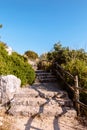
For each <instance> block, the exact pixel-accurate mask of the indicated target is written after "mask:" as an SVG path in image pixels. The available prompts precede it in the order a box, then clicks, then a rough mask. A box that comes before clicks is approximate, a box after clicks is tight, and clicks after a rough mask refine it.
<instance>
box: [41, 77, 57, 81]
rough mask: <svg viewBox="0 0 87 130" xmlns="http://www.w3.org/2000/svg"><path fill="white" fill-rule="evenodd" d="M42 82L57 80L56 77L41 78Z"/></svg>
mask: <svg viewBox="0 0 87 130" xmlns="http://www.w3.org/2000/svg"><path fill="white" fill-rule="evenodd" d="M39 81H40V82H55V81H57V79H56V78H39Z"/></svg>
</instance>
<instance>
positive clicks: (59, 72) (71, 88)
mask: <svg viewBox="0 0 87 130" xmlns="http://www.w3.org/2000/svg"><path fill="white" fill-rule="evenodd" d="M53 71H54V73H55V74H56V76H58V77H60V78H61V79H62V80H63V81H64V83H65V84H66V86H67V87H68V92H69V94H70V93H73V97H72V98H73V102H74V105H75V108H76V110H77V115H80V107H82V108H83V109H84V110H85V111H87V105H86V104H84V103H82V102H81V101H80V96H79V94H80V92H85V93H87V89H83V88H81V87H79V85H78V76H77V75H76V76H73V75H71V74H70V73H69V72H67V71H65V70H64V69H63V68H62V67H61V66H60V65H59V64H58V63H54V64H53ZM64 77H65V78H64ZM66 77H68V78H69V79H71V80H72V82H73V84H71V85H70V83H68V82H67V81H66ZM67 87H65V88H66V89H67Z"/></svg>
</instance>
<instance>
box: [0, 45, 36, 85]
mask: <svg viewBox="0 0 87 130" xmlns="http://www.w3.org/2000/svg"><path fill="white" fill-rule="evenodd" d="M8 74H13V75H15V76H17V77H18V78H20V79H21V82H22V85H26V84H32V83H33V82H34V80H35V72H34V70H33V68H32V66H31V65H30V64H28V62H27V59H26V58H25V57H23V56H21V55H19V54H18V53H16V52H13V53H12V55H8V53H7V51H6V50H5V44H3V43H0V75H8Z"/></svg>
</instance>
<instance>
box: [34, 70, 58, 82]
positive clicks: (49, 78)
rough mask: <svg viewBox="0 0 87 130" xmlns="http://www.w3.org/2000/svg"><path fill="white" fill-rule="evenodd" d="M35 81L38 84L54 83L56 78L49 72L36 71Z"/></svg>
mask: <svg viewBox="0 0 87 130" xmlns="http://www.w3.org/2000/svg"><path fill="white" fill-rule="evenodd" d="M36 80H38V81H39V82H41V83H43V82H56V81H57V78H56V77H55V75H53V74H52V73H51V72H47V71H45V70H36Z"/></svg>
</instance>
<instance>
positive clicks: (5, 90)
mask: <svg viewBox="0 0 87 130" xmlns="http://www.w3.org/2000/svg"><path fill="white" fill-rule="evenodd" d="M20 85H21V80H20V79H19V78H17V77H16V76H14V75H7V76H0V96H1V97H0V98H1V99H2V100H11V99H12V98H13V96H14V94H15V93H16V92H17V91H18V90H19V88H20Z"/></svg>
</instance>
